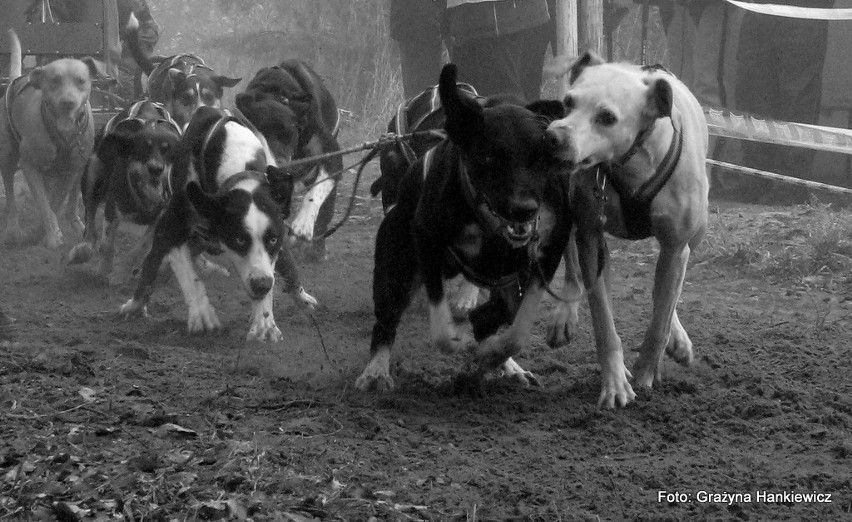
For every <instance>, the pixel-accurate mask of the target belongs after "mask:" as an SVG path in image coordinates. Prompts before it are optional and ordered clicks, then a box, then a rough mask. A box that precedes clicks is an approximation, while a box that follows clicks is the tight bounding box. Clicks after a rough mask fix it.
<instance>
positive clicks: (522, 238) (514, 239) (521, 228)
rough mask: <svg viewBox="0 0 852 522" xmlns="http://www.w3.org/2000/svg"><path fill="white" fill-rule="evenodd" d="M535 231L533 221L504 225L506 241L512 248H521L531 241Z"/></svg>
mask: <svg viewBox="0 0 852 522" xmlns="http://www.w3.org/2000/svg"><path fill="white" fill-rule="evenodd" d="M534 231H535V220H532V221H527V222H524V223H517V222H510V223H507V224H506V232H505V235H506V239H508V240H509V242H510V243H511V244H512V245H513V246H523V245H525V244H527V243H528V242H529V240H530V239H532V236H533V232H534Z"/></svg>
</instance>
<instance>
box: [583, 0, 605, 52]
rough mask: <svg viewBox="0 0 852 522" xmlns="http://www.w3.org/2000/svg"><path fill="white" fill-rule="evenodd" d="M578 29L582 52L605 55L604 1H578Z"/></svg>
mask: <svg viewBox="0 0 852 522" xmlns="http://www.w3.org/2000/svg"><path fill="white" fill-rule="evenodd" d="M577 29H578V37H577V41H578V43H579V46H578V48H579V50H580V51H594V52H595V53H597V54H599V55H601V56H602V55H603V47H604V46H603V0H578V2H577Z"/></svg>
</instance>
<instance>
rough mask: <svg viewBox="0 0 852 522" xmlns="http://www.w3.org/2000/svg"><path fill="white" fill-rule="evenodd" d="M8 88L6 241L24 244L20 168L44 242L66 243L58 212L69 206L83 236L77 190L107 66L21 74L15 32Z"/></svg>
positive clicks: (4, 112) (59, 64)
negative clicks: (97, 80)
mask: <svg viewBox="0 0 852 522" xmlns="http://www.w3.org/2000/svg"><path fill="white" fill-rule="evenodd" d="M9 36H10V41H11V42H12V49H11V50H12V52H11V56H10V63H11V65H10V67H9V78H10V80H12V83H11V84H10V85H9V87H8V89H7V91H6V95H5V97H4V98H3V100H2V101H0V172H2V175H3V185H4V187H5V189H6V201H7V204H6V231H5V239H6V240H7V241H10V240H11V241H20V240H21V239H23V237H24V234H23V232H22V231H21V228H20V225H19V222H18V207H17V205H16V202H15V191H14V177H15V171H16V170H17V167H18V165H20V167H21V169H22V170H23V172H24V177H25V178H26V180H27V184H28V185H29V188H30V193H31V194H32V197H33V199H34V200H35V203H36V206H37V208H38V212H39V215H40V218H41V226H42V230H43V232H44V241H45V244H46V245H47V246H48V247H50V248H56V247H58V246H60V245H61V244H62V232H61V231H60V229H59V223H58V221H57V218H56V213H57V212H59V211H60V209H61V207H62V205H63V203H65V202H66V200H67V204H66V205H65V216H66V218H67V219H68V221H69V222H70V223H71V226H72V227H73V228H74V229H75V230H76V231H77V232H78V233H82V232H83V222H82V221H81V220H80V217H79V215H78V214H77V206H78V203H79V201H80V191H79V190H78V189H77V187H78V186H79V183H80V178H81V176H82V175H83V171H84V169H85V166H86V160H87V158H88V157H89V155H90V154H91V153H92V147H93V145H94V136H95V130H94V124H93V121H92V110H91V108H90V107H89V93H90V92H91V89H92V78H93V77H97V76H100V75H102V74H103V71H104V68H103V65H102V64H99V63H98V62H96V61H95V60H93V59H91V58H86V59H84V60H75V59H72V58H63V59H59V60H56V61H54V62H51V63H49V64H47V65H44V66H42V67H37V68H35V69H33V70H32V71H31V72H30V74H29V76H27V77H24V76H21V45H20V41H19V40H18V36H17V35H16V34H15V32H14V31H12V30H10V31H9Z"/></svg>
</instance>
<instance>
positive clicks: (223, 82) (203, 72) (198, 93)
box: [127, 26, 241, 130]
mask: <svg viewBox="0 0 852 522" xmlns="http://www.w3.org/2000/svg"><path fill="white" fill-rule="evenodd" d="M127 48H128V50H129V51H130V54H131V56H133V59H134V61H135V62H136V64H137V65H139V68H140V69H142V71H143V72H144V73H145V74H146V75H147V76H148V85H147V92H148V98H150V99H151V100H152V101H155V102H157V103H162V104H163V105H164V106H165V107H166V110H167V111H169V114H171V116H172V118H173V119H174V120H175V121H176V122H177V124H178V125H179V126H180V128H181V130H184V129H186V126H187V125H188V124H189V120H190V119H192V115H193V114H194V113H195V111H196V110H197V109H198V108H199V107H216V108H219V107H221V106H222V96H223V95H224V94H225V91H224V89H225V88H226V87H234V86H235V85H237V84H238V83H240V80H241V78H229V77H227V76H222V75H220V74H216V73H215V72H213V69H211V68H210V67H208V66H207V65H206V64H205V63H204V60H202V59H201V58H199V57H198V56H195V55H194V54H176V55H174V56H169V57H167V58H162V59H159V60H160V61H159V63H154V61H153V59H152V58H151V57H150V56H148V54H147V53H146V52H145V50H144V49H142V45H141V44H140V42H139V33H138V26H137V27H133V26H131V27H128V29H127Z"/></svg>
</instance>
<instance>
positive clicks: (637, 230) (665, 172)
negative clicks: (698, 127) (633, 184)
mask: <svg viewBox="0 0 852 522" xmlns="http://www.w3.org/2000/svg"><path fill="white" fill-rule="evenodd" d="M671 122H672V129H673V131H674V132H673V135H672V141H671V143H670V144H669V149H668V151H667V152H666V155H665V156H664V157H663V159H662V161H660V164H659V165H657V168H656V170H655V171H654V174H653V175H652V176H651V177H650V178H648V179H647V180H646V181H645V182H644V183H642V185H640V186H639V187H638V188H637V189H636V190H630V189H629V188H628V187H627V186H626V185H625V183H624V181H623V179H622V177H621V176H619V175H618V172H617V171H615V170H613V169H612V167H610V169H608V171H605V174H604V179H605V178H606V177H611V178H612V186H613V188H614V189H615V191H616V193H618V196H619V199H620V200H621V208H622V213H623V215H624V224H625V226H626V228H627V230H628V232H630V234H631V235H632V236H633V237H636V238H645V237H649V236H650V235H651V234H652V230H651V203H652V202H653V200H654V198H655V197H657V194H659V193H660V191H661V190H662V189H663V187H664V186H665V185H666V183H668V181H669V180H670V179H671V177H672V175H673V174H674V171H675V168H676V167H677V164H678V161H679V160H680V156H681V152H682V151H683V132H682V131H681V129H679V128H678V127H677V126H676V125H675V121H674V118H672V120H671ZM614 167H619V168H623V167H624V165H623V164H616V165H614Z"/></svg>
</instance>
